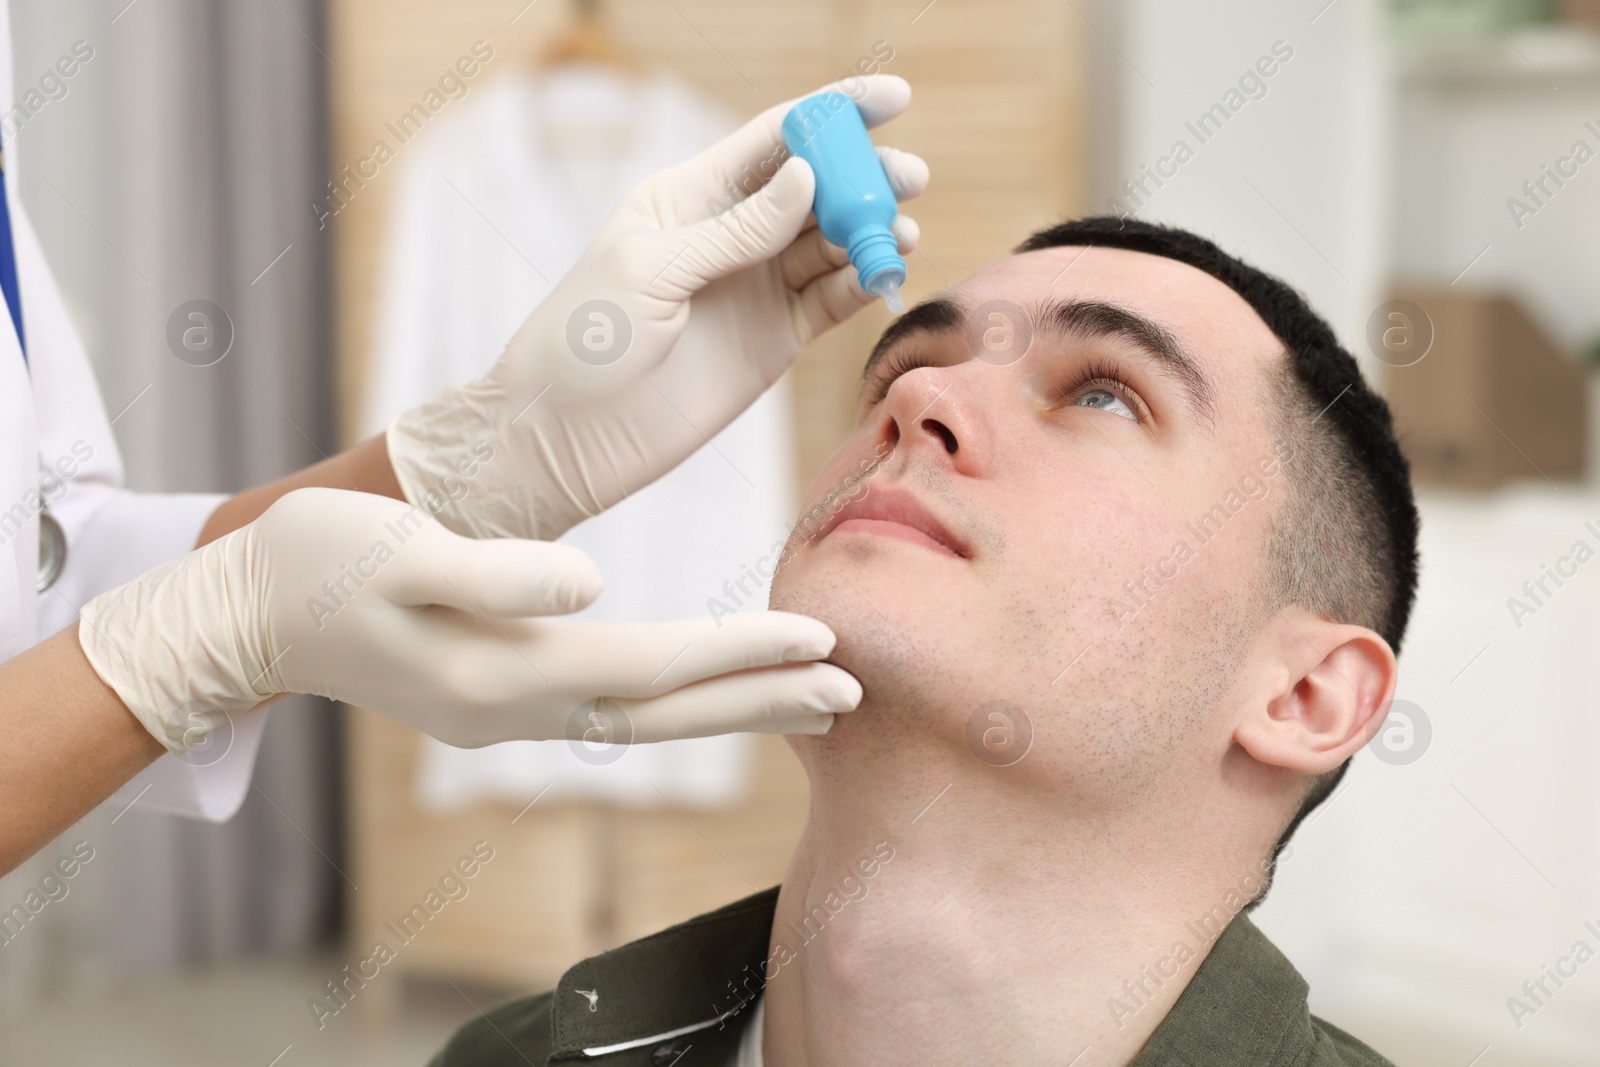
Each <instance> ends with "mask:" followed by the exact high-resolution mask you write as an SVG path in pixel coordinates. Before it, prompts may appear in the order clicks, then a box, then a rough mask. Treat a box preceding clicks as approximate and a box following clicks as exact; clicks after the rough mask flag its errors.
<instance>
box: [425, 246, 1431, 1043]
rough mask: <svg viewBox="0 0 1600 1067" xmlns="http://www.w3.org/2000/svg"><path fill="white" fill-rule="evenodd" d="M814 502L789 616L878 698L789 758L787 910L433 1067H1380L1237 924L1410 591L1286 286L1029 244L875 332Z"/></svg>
mask: <svg viewBox="0 0 1600 1067" xmlns="http://www.w3.org/2000/svg"><path fill="white" fill-rule="evenodd" d="M806 504H807V508H808V509H809V510H808V511H807V512H806V513H805V515H804V517H803V519H802V521H801V523H800V524H799V525H797V527H796V528H795V531H794V534H793V536H792V538H791V541H790V544H789V546H788V549H787V550H786V552H785V559H784V563H783V566H782V567H781V568H780V570H779V572H778V575H777V577H776V579H775V581H774V584H773V592H772V607H774V608H781V609H784V610H789V611H797V612H802V613H805V614H808V615H812V616H815V617H816V618H819V619H822V620H823V621H825V622H826V623H828V625H829V626H830V627H832V629H833V630H834V632H835V633H836V634H837V635H838V644H837V646H836V647H835V649H834V652H833V655H832V656H831V658H830V659H831V662H833V663H836V664H838V665H839V666H842V667H844V668H845V669H847V670H849V671H850V672H851V673H852V674H854V675H855V676H856V678H858V679H859V680H860V681H861V683H862V687H863V691H864V697H863V700H862V703H861V708H860V710H859V711H858V712H857V713H856V714H854V715H852V716H849V717H847V718H841V719H840V720H839V721H838V723H837V724H836V725H835V726H834V728H833V730H832V731H831V732H829V733H828V734H826V735H823V736H818V737H801V738H794V739H792V741H791V743H792V745H793V747H794V749H795V751H796V753H797V755H798V756H799V758H800V760H801V762H802V763H803V764H804V766H805V768H806V771H807V774H808V776H809V778H810V781H811V788H812V802H811V812H810V818H809V821H808V824H807V827H806V830H805V832H804V834H803V836H802V838H801V841H800V843H799V845H798V847H797V848H796V850H795V854H794V856H793V858H792V860H791V862H790V866H789V872H788V876H787V877H786V879H785V881H784V883H783V885H782V887H781V888H780V889H778V890H775V891H769V892H767V893H764V894H761V895H759V896H757V897H753V898H751V899H749V900H746V901H743V902H741V903H738V904H734V905H731V906H730V907H728V908H725V909H723V910H722V911H719V912H716V913H713V914H712V915H708V916H703V917H701V918H699V919H696V920H693V921H691V922H690V923H687V924H685V925H683V926H680V927H675V928H674V929H672V930H668V931H665V932H663V933H661V934H657V935H655V936H654V937H651V938H647V939H645V940H644V941H640V942H636V943H634V944H632V945H628V946H625V947H623V948H621V949H618V950H616V951H614V952H611V953H607V954H605V955H602V956H599V957H596V958H594V959H591V960H587V961H585V962H583V963H580V964H578V965H577V966H576V967H574V968H572V970H571V971H569V972H568V973H567V974H566V976H564V977H563V978H562V980H561V982H560V983H559V984H558V986H557V988H556V989H555V991H553V992H552V993H548V994H545V995H543V996H539V997H533V998H528V999H524V1000H519V1001H515V1002H512V1003H510V1004H507V1005H504V1006H502V1007H500V1008H497V1009H495V1010H493V1011H492V1012H490V1013H489V1014H487V1015H485V1016H484V1017H483V1018H482V1019H480V1020H478V1021H477V1022H475V1023H472V1024H469V1025H468V1026H466V1027H464V1028H463V1029H462V1030H461V1031H460V1032H459V1033H458V1034H457V1035H456V1037H455V1038H454V1039H453V1040H452V1042H451V1043H450V1044H449V1045H448V1046H447V1047H446V1049H445V1050H444V1051H443V1052H442V1053H441V1054H440V1056H439V1057H438V1059H437V1060H436V1061H435V1062H436V1063H437V1064H440V1065H452V1067H453V1065H474V1067H476V1065H482V1064H521V1063H533V1064H539V1065H543V1064H545V1063H547V1062H549V1063H557V1062H585V1063H597V1064H635V1063H637V1064H646V1063H649V1064H655V1065H657V1067H662V1065H666V1064H673V1063H676V1064H682V1065H684V1067H691V1065H696V1064H710V1065H716V1067H723V1065H726V1064H736V1065H746V1064H761V1063H763V1062H765V1063H768V1064H771V1065H773V1067H792V1065H802V1064H851V1063H860V1064H883V1063H905V1064H926V1063H1016V1064H1036V1063H1037V1064H1045V1063H1049V1064H1073V1065H1075V1067H1091V1065H1105V1067H1110V1065H1125V1064H1134V1065H1136V1067H1151V1065H1155V1064H1185V1065H1189V1064H1193V1065H1205V1067H1223V1065H1228V1067H1257V1065H1259V1067H1277V1065H1289V1064H1295V1065H1308V1067H1309V1065H1315V1067H1327V1065H1334V1064H1363V1065H1365V1064H1381V1063H1385V1062H1386V1061H1385V1060H1383V1058H1382V1057H1381V1056H1379V1055H1378V1054H1377V1053H1375V1052H1373V1051H1372V1050H1370V1049H1368V1048H1367V1047H1366V1046H1364V1045H1362V1044H1361V1043H1360V1042H1358V1041H1356V1040H1355V1039H1354V1038H1352V1037H1350V1036H1349V1035H1347V1034H1345V1033H1343V1032H1342V1031H1340V1030H1338V1029H1337V1028H1335V1027H1333V1026H1330V1025H1328V1024H1327V1023H1324V1022H1322V1021H1320V1020H1317V1019H1315V1018H1312V1017H1311V1016H1310V1015H1309V1013H1308V1011H1307V1008H1306V984H1305V982H1304V981H1303V980H1302V979H1301V978H1300V976H1299V975H1298V974H1297V973H1296V972H1295V970H1294V968H1293V967H1292V966H1291V965H1290V964H1289V962H1288V961H1287V960H1286V959H1285V958H1284V957H1283V956H1282V955H1281V954H1280V953H1278V951H1277V950H1276V949H1275V948H1273V946H1272V945H1271V944H1270V942H1268V941H1267V940H1266V938H1265V937H1264V936H1263V935H1262V934H1261V933H1260V932H1259V931H1258V930H1257V929H1256V928H1255V926H1254V925H1252V924H1251V923H1250V921H1249V919H1248V918H1247V917H1246V916H1245V915H1244V914H1242V912H1243V910H1244V909H1245V908H1246V907H1247V906H1248V905H1250V904H1252V903H1253V902H1254V901H1255V900H1258V899H1259V898H1260V896H1261V895H1262V894H1263V893H1264V892H1265V891H1266V887H1267V885H1268V884H1269V882H1270V875H1271V865H1272V860H1273V858H1274V857H1275V856H1276V854H1277V851H1278V850H1279V849H1281V848H1282V846H1283V844H1284V842H1285V841H1286V840H1287V838H1288V836H1289V834H1291V833H1292V832H1293V830H1294V827H1295V826H1296V825H1297V824H1298V822H1299V820H1300V819H1301V818H1303V817H1304V816H1305V814H1306V813H1307V812H1308V811H1309V810H1310V809H1311V808H1313V807H1315V805H1316V804H1318V803H1320V802H1321V801H1322V800H1323V799H1324V798H1325V797H1326V796H1327V795H1328V793H1329V792H1331V790H1332V788H1333V785H1334V784H1335V783H1336V781H1337V779H1338V777H1339V776H1340V775H1341V774H1342V773H1343V770H1344V768H1345V767H1346V765H1347V761H1348V760H1349V759H1350V757H1351V756H1352V755H1353V754H1354V753H1355V752H1356V751H1358V750H1359V749H1360V748H1361V747H1362V746H1363V745H1365V744H1366V742H1367V741H1368V740H1369V739H1370V738H1371V737H1372V736H1373V734H1374V733H1376V732H1377V730H1378V729H1379V728H1380V727H1381V725H1382V721H1383V718H1384V709H1385V707H1386V705H1387V703H1388V701H1389V700H1390V699H1391V697H1392V695H1393V692H1394V686H1395V658H1394V649H1395V648H1397V647H1398V645H1399V642H1400V638H1401V635H1402V634H1403V632H1404V630H1405V624H1406V619H1407V616H1408V614H1409V612H1410V608H1411V603H1412V599H1413V595H1414V590H1415V581H1416V532H1417V516H1416V509H1415V506H1414V503H1413V500H1412V495H1411V489H1410V483H1409V478H1408V472H1407V468H1406V464H1405V461H1404V459H1403V458H1402V457H1401V454H1400V451H1399V449H1398V447H1397V445H1396V442H1395V439H1394V433H1393V428H1392V425H1391V421H1390V417H1389V412H1388V409H1387V407H1386V406H1385V404H1384V403H1383V401H1382V400H1381V399H1379V398H1378V397H1377V396H1375V395H1374V394H1373V393H1372V392H1371V391H1370V390H1369V389H1368V388H1367V386H1366V385H1365V383H1364V382H1363V381H1362V379H1361V376H1360V373H1359V371H1358V369H1357V367H1356V364H1355V362H1354V360H1353V359H1352V358H1351V357H1350V355H1349V354H1348V353H1347V352H1345V351H1344V350H1342V349H1341V348H1340V347H1339V345H1338V343H1337V341H1336V340H1335V338H1334V336H1333V333H1332V331H1331V330H1330V329H1329V328H1328V326H1327V325H1326V323H1324V322H1323V321H1322V320H1321V319H1320V318H1318V317H1317V316H1316V315H1315V314H1314V313H1312V312H1311V311H1310V309H1309V308H1307V307H1306V305H1305V304H1304V302H1303V301H1302V300H1301V299H1300V297H1299V296H1298V295H1297V294H1295V293H1294V292H1293V291H1292V290H1290V289H1288V288H1287V287H1286V286H1284V285H1283V284H1282V283H1280V282H1278V281H1276V280H1275V279H1272V278H1270V277H1268V276H1266V275H1263V274H1261V273H1260V272H1258V271H1255V270H1253V269H1252V268H1250V267H1247V266H1245V265H1244V264H1242V263H1240V262H1239V261H1237V260H1235V259H1233V258H1232V257H1229V256H1227V255H1225V254H1224V253H1222V252H1221V251H1220V250H1219V249H1217V248H1216V247H1215V246H1214V245H1212V244H1210V243H1209V242H1207V241H1205V240H1203V239H1201V238H1198V237H1195V236H1194V235H1192V234H1188V233H1185V232H1183V231H1179V230H1172V229H1166V228H1162V227H1157V226H1153V225H1150V224H1146V223H1140V222H1135V221H1120V220H1116V219H1088V220H1083V221H1079V222H1072V223H1067V224H1063V225H1061V226H1057V227H1055V228H1052V229H1049V230H1045V231H1043V232H1041V233H1039V234H1036V235H1034V236H1033V237H1032V238H1030V239H1029V240H1028V241H1027V242H1026V243H1025V244H1024V245H1023V246H1022V247H1021V248H1020V249H1019V250H1018V253H1017V254H1015V255H1013V256H1010V257H1008V258H1006V259H1003V260H1000V261H998V262H996V263H993V264H990V265H989V266H987V267H985V268H983V269H982V270H980V271H978V272H977V273H976V274H974V275H973V276H972V277H970V278H968V279H967V280H965V281H963V282H962V283H960V284H959V285H957V286H956V287H954V288H953V289H951V290H950V291H948V292H947V293H945V294H943V295H941V296H940V297H939V298H937V299H935V300H932V301H929V302H927V303H924V304H922V305H920V306H918V307H917V308H914V309H912V310H911V311H910V312H908V313H907V314H906V315H905V316H903V317H902V318H901V319H899V320H897V321H896V322H895V323H894V324H893V325H891V326H890V327H889V329H888V330H887V331H886V332H885V334H884V335H883V338H882V339H881V340H880V342H879V343H878V345H877V346H876V348H875V349H874V351H873V353H872V356H871V358H870V359H869V360H868V362H867V369H866V375H865V384H864V387H863V395H862V400H861V405H860V409H859V413H858V416H857V420H856V425H855V429H854V431H853V432H852V434H851V435H850V437H849V438H848V439H847V440H846V441H845V442H844V444H843V445H841V447H840V448H839V450H838V452H837V453H836V454H835V455H834V457H833V459H832V460H831V461H830V462H829V463H828V464H827V465H826V467H825V468H824V470H823V471H822V473H821V474H820V475H819V477H818V479H817V481H816V482H815V484H814V485H813V487H812V489H811V491H810V493H809V495H808V498H807V501H806Z"/></svg>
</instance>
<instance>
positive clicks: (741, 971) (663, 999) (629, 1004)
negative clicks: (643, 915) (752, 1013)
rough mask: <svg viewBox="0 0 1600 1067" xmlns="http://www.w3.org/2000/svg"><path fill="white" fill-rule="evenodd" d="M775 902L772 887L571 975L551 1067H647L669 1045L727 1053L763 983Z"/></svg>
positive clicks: (554, 1018)
mask: <svg viewBox="0 0 1600 1067" xmlns="http://www.w3.org/2000/svg"><path fill="white" fill-rule="evenodd" d="M777 902H778V890H777V887H774V888H772V889H769V890H766V891H765V892H762V893H757V894H756V895H755V896H752V897H747V898H746V899H744V900H741V901H739V902H737V903H735V904H730V905H728V906H727V907H725V908H721V909H719V910H717V911H714V912H711V913H710V914H707V915H702V916H700V917H699V918H697V919H691V920H689V921H688V922H686V923H682V924H680V925H678V926H674V927H671V928H669V929H666V930H663V931H661V932H660V933H658V934H654V935H652V936H650V937H647V938H644V939H643V940H640V941H634V942H632V943H630V944H627V945H623V946H622V947H621V948H618V949H613V950H612V951H610V952H606V953H603V954H601V955H599V956H594V957H592V958H590V959H587V960H584V961H583V962H582V963H579V964H577V965H576V966H574V967H573V968H572V969H571V970H569V971H567V973H566V974H564V975H562V976H561V981H560V982H559V983H557V985H556V990H555V995H554V1001H553V1003H552V1005H551V1008H550V1014H551V1018H550V1029H551V1039H552V1045H553V1047H552V1052H553V1055H552V1057H551V1059H552V1061H557V1060H562V1059H565V1058H573V1059H581V1060H587V1061H588V1062H592V1063H597V1064H598V1063H607V1064H610V1063H614V1062H623V1060H622V1059H618V1060H611V1059H607V1058H606V1057H612V1056H621V1055H622V1054H624V1053H632V1052H635V1050H639V1052H641V1053H642V1055H643V1057H644V1058H643V1059H642V1060H641V1062H649V1057H650V1054H651V1052H652V1049H654V1048H658V1047H660V1046H661V1045H663V1044H666V1043H668V1042H671V1041H674V1040H677V1041H680V1042H682V1043H684V1044H688V1043H691V1042H699V1043H702V1044H707V1043H715V1044H719V1045H722V1044H725V1045H726V1046H727V1047H728V1049H729V1050H730V1052H731V1050H732V1048H733V1047H734V1046H735V1045H736V1043H737V1039H738V1034H739V1032H740V1030H741V1028H742V1026H743V1024H744V1022H745V1020H746V1019H747V1018H748V1015H743V1013H744V1012H745V1011H746V1010H747V1009H748V1008H749V1006H750V1004H751V1002H752V1001H754V1000H755V999H756V998H758V997H759V996H760V994H761V990H762V987H763V986H764V985H765V982H766V978H765V970H766V961H767V944H768V941H769V940H770V939H771V936H772V916H773V912H774V911H775V910H776V908H777ZM741 1015H743V1017H742V1018H741V1017H740V1016H741ZM735 1018H738V1023H737V1024H734V1023H733V1020H734V1019H735ZM696 1035H698V1036H696ZM633 1058H636V1057H626V1059H633Z"/></svg>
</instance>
